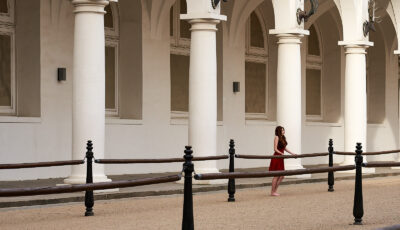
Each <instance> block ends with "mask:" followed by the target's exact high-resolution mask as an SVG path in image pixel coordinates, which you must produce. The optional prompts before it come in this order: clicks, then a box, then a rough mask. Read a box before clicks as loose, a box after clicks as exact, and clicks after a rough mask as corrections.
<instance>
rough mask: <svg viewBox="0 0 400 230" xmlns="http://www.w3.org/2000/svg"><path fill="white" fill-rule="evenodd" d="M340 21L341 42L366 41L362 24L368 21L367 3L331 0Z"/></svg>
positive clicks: (352, 0) (353, 0) (351, 0)
mask: <svg viewBox="0 0 400 230" xmlns="http://www.w3.org/2000/svg"><path fill="white" fill-rule="evenodd" d="M333 1H334V2H335V4H336V6H337V8H338V10H339V14H340V17H341V19H342V28H343V41H368V37H364V32H363V23H364V22H365V21H366V20H368V1H359V0H333Z"/></svg>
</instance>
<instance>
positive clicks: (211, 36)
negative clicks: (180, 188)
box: [189, 19, 219, 173]
mask: <svg viewBox="0 0 400 230" xmlns="http://www.w3.org/2000/svg"><path fill="white" fill-rule="evenodd" d="M189 22H190V24H191V25H192V27H191V32H192V36H191V44H190V70H189V145H191V146H192V147H193V151H194V155H195V156H196V157H200V156H210V155H216V153H217V51H216V31H217V27H216V25H217V23H219V21H218V20H206V19H194V20H190V21H189ZM195 168H196V172H197V173H200V172H201V173H212V172H213V173H215V172H218V170H217V165H216V162H215V161H202V162H196V164H195Z"/></svg>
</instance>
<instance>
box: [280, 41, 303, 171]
mask: <svg viewBox="0 0 400 230" xmlns="http://www.w3.org/2000/svg"><path fill="white" fill-rule="evenodd" d="M303 36H304V35H302V34H277V37H278V39H279V41H278V73H277V74H278V75H277V81H278V83H277V123H278V125H280V126H283V127H284V128H285V136H286V139H287V141H288V146H287V147H288V149H290V150H291V151H292V152H294V153H297V154H301V136H302V135H301V134H302V133H301V126H302V110H301V95H302V94H301V50H300V45H301V41H300V39H301V38H302V37H303ZM302 168H303V166H302V165H301V160H300V159H288V160H285V169H287V170H291V169H302ZM297 177H298V176H297ZM300 177H310V175H300Z"/></svg>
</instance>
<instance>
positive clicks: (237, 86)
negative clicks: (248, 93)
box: [233, 81, 240, 93]
mask: <svg viewBox="0 0 400 230" xmlns="http://www.w3.org/2000/svg"><path fill="white" fill-rule="evenodd" d="M233 92H234V93H237V92H240V82H238V81H234V82H233Z"/></svg>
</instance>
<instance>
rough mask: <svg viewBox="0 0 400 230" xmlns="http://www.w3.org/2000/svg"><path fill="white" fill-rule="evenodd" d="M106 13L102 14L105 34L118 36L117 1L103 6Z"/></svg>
mask: <svg viewBox="0 0 400 230" xmlns="http://www.w3.org/2000/svg"><path fill="white" fill-rule="evenodd" d="M105 11H106V14H105V15H104V30H105V33H106V36H115V37H117V36H119V5H118V3H114V2H110V4H108V5H107V6H106V7H105Z"/></svg>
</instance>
